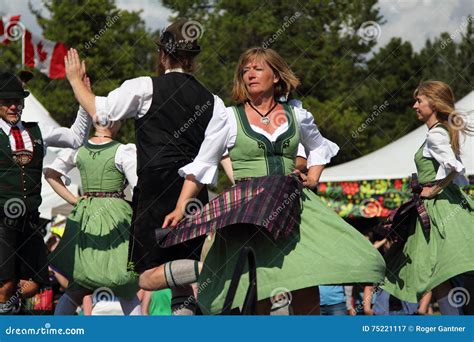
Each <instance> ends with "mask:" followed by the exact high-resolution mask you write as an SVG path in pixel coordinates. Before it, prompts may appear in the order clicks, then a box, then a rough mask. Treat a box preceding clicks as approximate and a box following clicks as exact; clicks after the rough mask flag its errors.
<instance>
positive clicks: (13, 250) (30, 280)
mask: <svg viewBox="0 0 474 342" xmlns="http://www.w3.org/2000/svg"><path fill="white" fill-rule="evenodd" d="M28 95H29V92H27V91H25V90H24V89H23V84H22V82H21V81H20V80H19V79H18V77H17V76H16V75H14V74H12V73H8V72H0V314H11V313H13V312H14V311H15V309H16V308H17V307H18V303H19V301H20V297H24V298H25V297H30V296H33V295H34V294H35V293H36V292H37V291H38V289H39V287H40V286H41V285H42V284H46V283H48V266H47V260H46V250H45V245H44V242H43V237H42V235H41V234H40V230H39V228H40V227H39V212H38V207H39V206H40V204H41V174H42V167H43V158H44V155H45V153H46V146H56V147H70V148H78V147H79V146H81V145H82V143H83V141H84V138H85V137H86V134H87V132H88V130H89V126H90V122H91V120H90V118H89V116H88V115H87V113H86V112H85V111H84V110H79V113H78V115H77V118H76V120H75V122H74V124H73V125H72V127H71V128H63V127H60V128H53V127H47V128H45V129H43V130H41V129H40V128H39V126H38V123H36V122H24V121H21V113H22V110H23V108H24V99H25V97H27V96H28Z"/></svg>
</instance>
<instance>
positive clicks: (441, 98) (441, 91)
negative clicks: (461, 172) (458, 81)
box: [413, 81, 473, 156]
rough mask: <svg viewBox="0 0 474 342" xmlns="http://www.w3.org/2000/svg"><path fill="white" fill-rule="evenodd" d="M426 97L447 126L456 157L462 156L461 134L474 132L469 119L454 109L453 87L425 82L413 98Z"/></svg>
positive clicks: (438, 82) (417, 89) (442, 83)
mask: <svg viewBox="0 0 474 342" xmlns="http://www.w3.org/2000/svg"><path fill="white" fill-rule="evenodd" d="M418 95H424V96H426V98H427V99H428V103H429V105H430V107H431V109H432V110H433V111H435V112H436V118H437V119H438V121H439V122H441V123H442V124H444V125H446V127H447V128H448V132H449V137H450V141H451V147H452V149H453V151H454V153H455V154H456V155H458V156H459V154H460V133H462V134H468V133H471V132H473V131H472V129H471V128H470V127H469V126H468V122H467V118H466V117H464V115H463V114H462V113H460V112H458V111H456V110H455V108H454V94H453V91H452V90H451V87H450V86H449V85H447V84H446V83H444V82H441V81H425V82H421V83H420V85H419V86H418V87H417V88H416V89H415V92H414V93H413V96H414V97H415V98H416V97H417V96H418Z"/></svg>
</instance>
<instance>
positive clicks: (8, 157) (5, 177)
mask: <svg viewBox="0 0 474 342" xmlns="http://www.w3.org/2000/svg"><path fill="white" fill-rule="evenodd" d="M23 125H24V127H25V128H26V129H27V130H28V132H29V134H30V137H31V140H32V142H33V159H32V160H31V162H30V163H28V164H27V165H24V166H20V165H18V164H16V163H15V161H14V160H13V158H12V151H11V147H10V141H9V139H8V136H7V135H6V134H5V132H4V131H3V130H2V129H0V208H2V212H1V213H0V215H2V216H3V215H5V214H6V213H5V212H4V211H5V210H7V209H6V206H5V205H6V204H7V201H9V200H10V202H8V203H9V204H11V206H13V205H14V204H15V205H16V208H14V207H12V208H10V210H12V212H14V213H15V216H17V214H16V213H18V211H17V210H20V211H21V212H25V213H27V212H28V213H34V212H36V211H38V207H39V206H40V204H41V173H42V170H43V158H44V144H43V139H42V136H41V131H40V129H39V126H38V124H37V123H36V122H23Z"/></svg>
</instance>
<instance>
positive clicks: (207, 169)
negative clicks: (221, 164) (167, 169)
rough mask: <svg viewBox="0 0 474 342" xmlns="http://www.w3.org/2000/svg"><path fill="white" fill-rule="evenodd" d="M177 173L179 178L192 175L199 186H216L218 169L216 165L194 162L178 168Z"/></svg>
mask: <svg viewBox="0 0 474 342" xmlns="http://www.w3.org/2000/svg"><path fill="white" fill-rule="evenodd" d="M178 173H179V175H180V176H181V177H186V176H189V175H193V176H194V177H195V178H196V180H197V181H198V182H199V183H201V184H211V185H216V184H217V176H218V174H219V169H218V166H217V165H212V164H208V163H205V162H202V161H197V160H195V161H193V162H192V163H189V164H187V165H185V166H183V167H182V168H180V169H179V171H178Z"/></svg>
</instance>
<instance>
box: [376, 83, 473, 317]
mask: <svg viewBox="0 0 474 342" xmlns="http://www.w3.org/2000/svg"><path fill="white" fill-rule="evenodd" d="M414 97H415V99H416V102H415V104H414V105H413V108H414V109H415V110H416V115H417V118H418V120H420V121H422V122H424V123H425V124H426V126H427V127H428V133H427V136H426V140H425V142H423V144H422V145H421V147H420V148H419V149H418V151H417V152H416V154H415V164H416V169H417V179H418V182H419V185H420V186H419V187H417V188H418V189H417V188H416V187H415V188H414V200H413V201H412V202H413V203H414V204H416V208H415V209H413V210H412V211H411V214H409V215H407V217H406V218H404V219H403V220H398V222H400V223H399V224H398V227H393V230H392V232H393V233H394V234H393V235H394V236H395V237H396V240H397V242H395V243H394V244H393V245H392V247H391V248H390V250H389V251H388V253H387V254H386V257H385V260H386V262H387V274H386V279H385V285H384V286H383V289H384V290H386V291H388V292H389V293H391V294H392V295H394V296H395V297H397V298H399V299H401V300H404V301H407V302H413V303H416V302H418V301H419V300H420V299H421V298H422V297H423V295H424V294H425V293H426V292H428V291H430V290H432V291H433V295H434V296H435V298H436V299H437V301H438V303H439V306H440V310H441V313H442V314H446V315H456V314H459V313H460V310H459V308H460V307H461V306H462V305H464V304H466V303H462V302H463V301H465V300H467V298H468V297H469V289H466V288H463V287H453V285H452V284H451V282H450V279H451V278H453V277H455V276H457V275H460V274H463V273H466V272H469V271H473V270H474V248H473V246H474V229H473V228H474V212H473V209H474V202H473V201H472V199H471V198H470V197H469V195H467V194H466V193H464V192H463V191H462V190H461V186H463V185H467V184H468V182H467V180H466V178H465V177H464V176H463V174H464V166H463V164H462V162H461V158H460V145H461V144H462V142H463V139H462V134H466V133H468V132H470V131H471V129H470V128H469V126H468V122H467V121H466V118H465V117H464V116H462V115H461V114H460V113H459V112H457V111H455V109H454V95H453V92H452V90H451V88H450V87H449V86H448V85H447V84H446V83H443V82H440V81H427V82H423V83H421V84H420V86H419V87H418V88H417V89H416V90H415V92H414ZM468 153H472V151H468ZM405 207H406V205H405ZM400 212H401V211H400ZM418 212H419V213H421V215H419V214H417V213H418ZM425 213H426V214H425ZM395 225H397V224H395ZM470 292H471V293H472V289H470Z"/></svg>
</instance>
